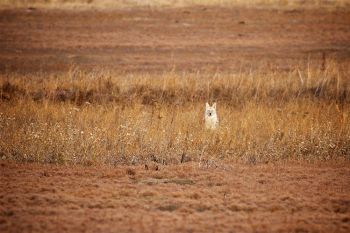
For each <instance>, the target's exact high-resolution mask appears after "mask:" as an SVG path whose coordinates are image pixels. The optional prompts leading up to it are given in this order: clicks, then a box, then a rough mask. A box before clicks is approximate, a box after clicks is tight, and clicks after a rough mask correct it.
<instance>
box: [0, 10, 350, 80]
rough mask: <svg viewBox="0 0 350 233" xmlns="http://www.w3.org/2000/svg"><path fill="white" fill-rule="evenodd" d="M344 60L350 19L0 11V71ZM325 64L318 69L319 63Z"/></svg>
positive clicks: (344, 13)
mask: <svg viewBox="0 0 350 233" xmlns="http://www.w3.org/2000/svg"><path fill="white" fill-rule="evenodd" d="M330 59H336V60H338V61H339V62H344V61H346V62H348V61H349V60H350V13H349V11H348V10H345V9H342V10H337V11H329V10H320V9H311V10H268V9H244V8H231V9H225V8H210V7H194V8H180V9H179V8H176V9H149V8H142V9H123V10H104V11H103V10H87V11H73V10H71V11H69V10H48V9H16V10H9V9H7V10H0V72H2V73H3V72H11V71H15V72H22V73H26V72H33V71H34V72H35V71H66V70H67V69H68V68H69V67H71V66H72V65H78V66H79V67H81V68H83V69H94V68H97V69H101V68H105V69H108V70H114V71H121V72H124V71H127V72H129V71H131V72H135V71H138V72H164V71H166V70H171V69H174V68H175V69H176V70H179V71H182V70H186V71H197V70H204V71H217V70H219V71H235V72H237V71H239V70H242V69H251V68H252V69H255V68H258V67H263V68H266V67H272V68H277V67H278V68H280V69H290V68H294V67H295V66H297V65H301V66H305V65H306V64H307V63H310V64H311V65H317V66H319V65H321V66H322V63H324V62H325V61H326V62H327V60H330ZM323 65H324V64H323Z"/></svg>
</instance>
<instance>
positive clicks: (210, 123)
mask: <svg viewBox="0 0 350 233" xmlns="http://www.w3.org/2000/svg"><path fill="white" fill-rule="evenodd" d="M218 126H219V119H218V116H217V114H216V103H214V104H213V105H212V106H211V107H210V105H209V103H206V104H205V128H207V129H216V128H217V127H218Z"/></svg>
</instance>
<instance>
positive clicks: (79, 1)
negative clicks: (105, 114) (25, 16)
mask: <svg viewBox="0 0 350 233" xmlns="http://www.w3.org/2000/svg"><path fill="white" fill-rule="evenodd" d="M0 6H2V7H51V8H71V9H81V8H97V9H106V8H131V7H153V8H158V7H188V6H222V7H235V6H244V7H269V8H271V7H278V8H314V7H317V8H320V7H322V8H327V9H335V8H343V7H349V6H350V1H349V0H308V1H305V0H119V1H116V0H0Z"/></svg>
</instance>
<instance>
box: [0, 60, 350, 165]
mask: <svg viewBox="0 0 350 233" xmlns="http://www.w3.org/2000/svg"><path fill="white" fill-rule="evenodd" d="M348 74H349V68H348V66H339V65H337V64H335V63H329V64H328V65H327V67H325V69H324V70H319V69H312V70H311V69H309V70H308V69H306V70H299V69H295V70H294V71H291V72H278V71H268V72H261V71H256V72H247V73H240V74H228V73H215V74H201V73H179V72H167V73H164V74H161V75H150V74H137V75H135V74H114V73H108V72H105V71H99V72H89V73H88V72H83V71H80V70H79V69H74V68H73V69H72V70H71V71H69V72H67V73H65V74H52V75H45V74H38V75H15V74H8V75H2V76H1V78H0V80H1V82H0V98H1V100H0V139H1V140H0V158H4V159H13V160H16V161H37V162H50V163H72V164H110V165H118V164H142V163H145V162H147V161H154V162H158V163H162V164H169V163H181V162H186V161H189V160H193V161H198V162H199V163H201V164H207V165H208V166H209V165H210V164H215V163H216V162H218V161H227V160H229V161H231V160H242V161H245V162H247V163H252V164H255V163H259V162H270V161H276V160H329V159H349V158H350V157H349V156H350V118H349V113H350V109H349V106H350V105H349V103H350V85H349V79H348ZM206 101H209V102H213V101H216V102H217V105H218V115H219V119H220V128H219V130H217V131H208V130H205V129H204V106H205V102H206Z"/></svg>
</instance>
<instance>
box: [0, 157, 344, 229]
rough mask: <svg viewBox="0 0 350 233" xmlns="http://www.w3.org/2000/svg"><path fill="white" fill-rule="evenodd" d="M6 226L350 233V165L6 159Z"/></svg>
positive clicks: (0, 215) (2, 221) (0, 222)
mask: <svg viewBox="0 0 350 233" xmlns="http://www.w3.org/2000/svg"><path fill="white" fill-rule="evenodd" d="M0 166H1V170H0V171H1V176H0V179H1V180H0V185H1V186H0V187H1V189H0V231H1V232H349V231H350V186H349V183H350V168H349V163H348V162H347V163H343V164H339V163H338V164H329V163H327V164H317V165H316V164H305V163H304V164H303V165H300V164H290V163H289V164H288V165H286V164H265V165H255V166H248V165H238V164H237V165H232V166H225V167H224V166H219V167H218V168H199V167H198V164H197V163H187V164H185V165H176V166H165V167H160V170H158V171H156V170H152V169H149V170H146V169H145V168H144V167H130V168H128V167H119V168H106V167H71V166H55V165H38V164H16V163H10V162H1V164H0Z"/></svg>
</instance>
